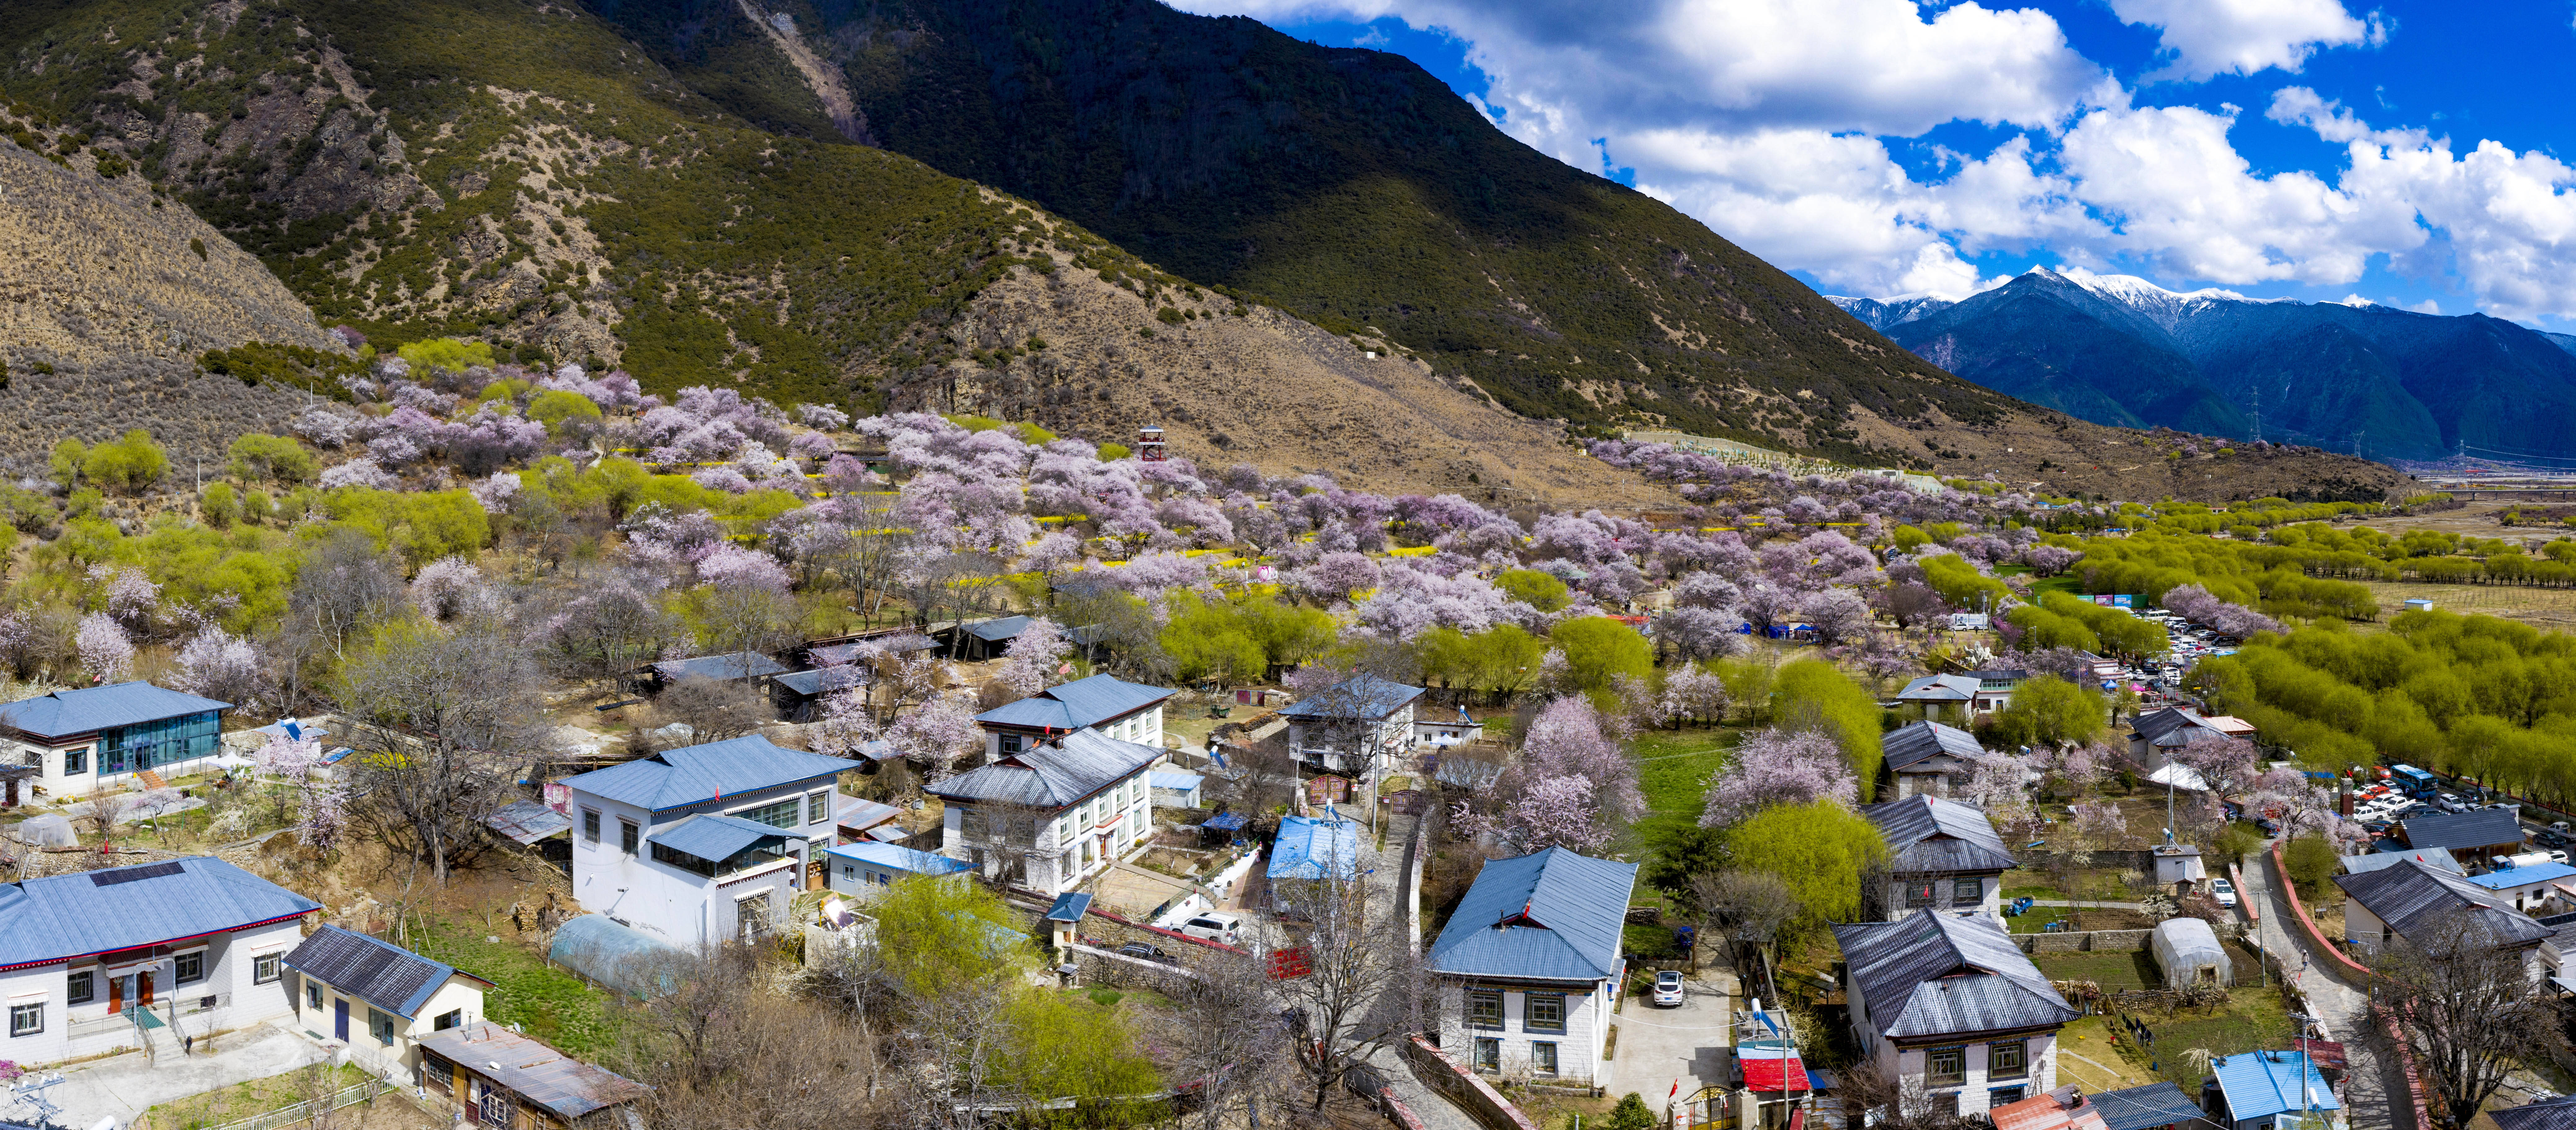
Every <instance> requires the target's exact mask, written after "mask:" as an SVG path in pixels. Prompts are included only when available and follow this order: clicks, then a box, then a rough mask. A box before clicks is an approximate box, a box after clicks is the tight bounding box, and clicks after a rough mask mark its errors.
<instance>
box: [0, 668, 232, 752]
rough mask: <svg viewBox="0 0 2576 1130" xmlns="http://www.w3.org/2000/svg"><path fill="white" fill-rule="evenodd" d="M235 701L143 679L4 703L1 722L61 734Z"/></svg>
mask: <svg viewBox="0 0 2576 1130" xmlns="http://www.w3.org/2000/svg"><path fill="white" fill-rule="evenodd" d="M232 705H233V704H231V703H229V702H217V701H215V700H214V699H211V698H199V697H197V696H196V695H192V694H186V693H183V692H180V691H174V690H170V689H168V688H165V687H156V686H153V685H152V684H150V683H146V682H142V681H140V680H137V681H135V682H131V683H112V684H109V685H107V686H104V687H90V688H87V689H85V690H76V691H55V692H54V693H52V694H48V695H39V696H37V697H35V698H30V699H23V700H20V701H18V702H13V703H10V704H9V705H7V706H0V725H7V726H9V727H10V728H12V729H15V730H19V731H22V732H25V733H29V734H34V735H37V736H38V737H47V738H59V737H68V736H70V735H73V734H89V733H96V732H98V731H100V730H112V729H116V728H117V727H120V726H132V725H135V724H137V723H142V722H158V721H160V720H161V719H164V718H180V717H185V716H187V715H190V714H203V713H205V712H207V711H209V710H230V709H232Z"/></svg>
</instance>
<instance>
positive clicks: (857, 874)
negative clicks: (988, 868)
mask: <svg viewBox="0 0 2576 1130" xmlns="http://www.w3.org/2000/svg"><path fill="white" fill-rule="evenodd" d="M823 854H824V855H826V856H828V857H829V858H830V863H831V866H832V879H831V889H832V891H833V892H834V893H836V894H841V895H846V896H848V897H850V898H853V899H856V900H858V901H860V902H875V901H876V900H877V898H878V897H879V896H881V895H883V894H885V892H886V888H888V887H891V886H893V885H894V883H895V880H897V879H909V878H913V877H916V876H929V877H933V878H936V877H938V876H942V875H958V874H963V873H965V872H968V871H972V870H974V869H975V868H974V866H973V865H971V864H968V863H966V862H964V861H962V860H955V859H950V858H948V857H947V856H944V855H932V854H930V853H929V852H926V851H915V850H913V849H911V848H908V847H903V846H901V845H898V844H880V843H874V842H863V843H855V844H844V845H842V846H840V847H833V848H825V849H824V851H823Z"/></svg>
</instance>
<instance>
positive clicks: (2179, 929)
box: [2148, 918, 2236, 989]
mask: <svg viewBox="0 0 2576 1130" xmlns="http://www.w3.org/2000/svg"><path fill="white" fill-rule="evenodd" d="M2148 948H2150V949H2152V950H2154V951H2155V955H2156V968H2158V969H2161V970H2163V971H2164V975H2165V987H2166V988H2169V989H2180V988H2186V987H2189V986H2192V985H2218V986H2221V987H2224V986H2227V985H2230V984H2233V983H2235V980H2236V971H2235V970H2236V967H2235V963H2234V962H2232V961H2230V960H2228V957H2227V947H2225V946H2222V945H2220V944H2218V934H2217V932H2216V931H2213V930H2211V929H2210V928H2209V923H2207V922H2203V921H2201V920H2200V919H2197V918H2168V919H2165V920H2164V921H2162V922H2159V923H2157V924H2156V933H2155V937H2153V938H2151V939H2149V940H2148Z"/></svg>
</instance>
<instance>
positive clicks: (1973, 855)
mask: <svg viewBox="0 0 2576 1130" xmlns="http://www.w3.org/2000/svg"><path fill="white" fill-rule="evenodd" d="M1861 814H1862V815H1864V816H1867V817H1869V819H1870V822H1871V823H1873V824H1876V825H1878V833H1879V835H1880V836H1882V837H1884V838H1885V839H1886V840H1887V850H1888V851H1889V852H1891V853H1893V856H1892V857H1891V858H1890V859H1889V860H1888V870H1890V871H1892V872H1895V873H1896V874H1899V875H1919V874H1955V873H1962V872H1973V871H2003V870H2008V869H2010V868H2012V867H2014V866H2016V863H2015V862H2014V860H2013V856H2012V852H2011V851H2009V850H2007V849H2006V848H2005V847H2004V841H2003V837H2001V836H1998V835H1996V834H1995V826H1994V824H1993V822H1992V821H1989V820H1987V819H1986V814H1985V812H1984V810H1982V809H1979V808H1975V807H1972V806H1970V805H1965V804H1961V803H1959V802H1957V801H1955V800H1944V799H1942V798H1940V797H1932V796H1923V795H1920V794H1917V795H1915V796H1910V797H1907V798H1905V799H1904V800H1892V801H1889V802H1887V803H1885V804H1873V805H1870V806H1868V807H1866V808H1863V809H1861Z"/></svg>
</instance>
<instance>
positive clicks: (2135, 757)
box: [2129, 707, 2254, 792]
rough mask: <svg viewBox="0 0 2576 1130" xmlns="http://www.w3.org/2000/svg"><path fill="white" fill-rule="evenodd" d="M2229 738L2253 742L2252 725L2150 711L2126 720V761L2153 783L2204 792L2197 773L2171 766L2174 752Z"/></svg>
mask: <svg viewBox="0 0 2576 1130" xmlns="http://www.w3.org/2000/svg"><path fill="white" fill-rule="evenodd" d="M2229 738H2242V739H2244V740H2246V741H2252V740H2254V726H2253V724H2252V723H2250V722H2247V721H2245V720H2244V719H2241V718H2233V717H2229V716H2228V715H2224V714H2220V715H2214V716H2212V717H2207V718H2204V717H2201V716H2200V715H2198V714H2194V713H2192V712H2191V711H2188V710H2183V709H2180V708H2178V707H2166V708H2165V709H2163V710H2150V711H2148V712H2147V713H2144V714H2141V715H2138V716H2137V717H2135V718H2132V719H2130V720H2129V761H2130V762H2131V763H2132V764H2135V765H2136V766H2137V767H2138V768H2139V769H2140V770H2142V771H2143V772H2144V773H2145V774H2146V775H2147V776H2148V777H2149V778H2150V779H2152V780H2154V781H2155V782H2156V783H2157V784H2171V785H2173V786H2174V787H2176V788H2182V789H2188V790H2190V791H2192V792H2207V791H2208V788H2209V787H2208V786H2207V785H2205V784H2202V783H2201V780H2200V774H2198V773H2195V772H2192V771H2191V770H2190V769H2188V768H2185V767H2183V766H2179V765H2173V755H2174V752H2175V751H2177V750H2180V749H2181V748H2183V747H2184V746H2187V745H2190V744H2192V743H2194V742H2211V741H2225V740H2227V739H2229ZM2167 766H2172V771H2168V770H2167Z"/></svg>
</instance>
